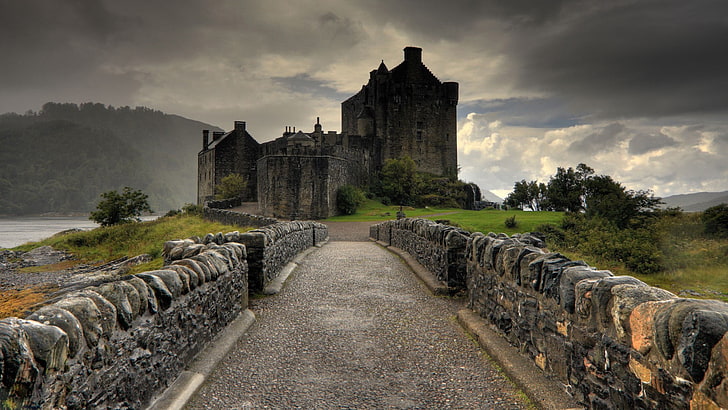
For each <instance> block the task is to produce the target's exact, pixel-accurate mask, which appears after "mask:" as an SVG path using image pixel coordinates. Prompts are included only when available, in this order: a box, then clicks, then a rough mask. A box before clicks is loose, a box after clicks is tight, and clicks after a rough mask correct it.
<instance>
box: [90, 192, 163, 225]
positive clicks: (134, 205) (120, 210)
mask: <svg viewBox="0 0 728 410" xmlns="http://www.w3.org/2000/svg"><path fill="white" fill-rule="evenodd" d="M101 198H102V200H101V201H99V203H98V204H97V205H96V211H94V212H91V215H90V216H89V219H91V220H92V221H94V222H96V223H98V224H101V226H110V225H116V224H120V223H126V222H133V221H140V219H139V217H140V216H141V215H142V212H149V213H151V212H152V209H151V208H150V207H149V202H148V201H147V198H149V197H148V196H147V194H145V193H143V192H142V191H138V190H132V189H131V188H129V187H125V188H124V190H123V191H122V193H121V194H120V193H118V192H116V191H108V192H104V193H103V194H101Z"/></svg>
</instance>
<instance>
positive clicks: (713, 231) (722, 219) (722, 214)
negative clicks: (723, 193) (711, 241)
mask: <svg viewBox="0 0 728 410" xmlns="http://www.w3.org/2000/svg"><path fill="white" fill-rule="evenodd" d="M702 220H703V223H704V224H705V233H707V234H709V235H715V236H718V237H721V238H728V205H726V204H720V205H716V206H712V207H710V208H708V209H706V210H705V211H704V212H703V216H702Z"/></svg>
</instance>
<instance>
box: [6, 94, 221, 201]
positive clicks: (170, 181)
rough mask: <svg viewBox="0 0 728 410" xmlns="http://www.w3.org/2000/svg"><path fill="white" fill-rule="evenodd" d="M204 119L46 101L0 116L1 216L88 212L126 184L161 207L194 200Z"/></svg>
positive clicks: (139, 110) (140, 110)
mask: <svg viewBox="0 0 728 410" xmlns="http://www.w3.org/2000/svg"><path fill="white" fill-rule="evenodd" d="M202 129H210V130H214V131H218V130H220V129H219V128H217V127H213V126H210V125H208V124H205V123H202V122H199V121H193V120H189V119H186V118H183V117H180V116H177V115H169V114H165V113H163V112H161V111H155V110H151V109H149V108H145V107H137V108H133V109H132V108H129V107H121V108H114V107H111V106H105V105H103V104H98V103H84V104H81V105H76V104H68V103H47V104H44V105H43V108H42V109H41V111H40V112H38V113H32V112H31V113H28V114H25V115H18V114H13V113H10V114H4V115H0V146H2V147H3V148H2V150H0V214H40V213H45V212H88V211H91V210H93V209H94V208H95V205H96V202H98V199H99V194H101V193H102V192H106V191H109V190H113V189H121V188H123V187H124V186H130V187H132V188H134V189H140V190H142V191H143V192H144V193H146V194H147V195H149V201H150V204H151V205H152V208H153V209H154V210H156V211H159V212H165V211H167V210H169V209H176V208H179V207H180V206H182V205H183V204H184V203H187V202H195V199H196V190H197V155H196V154H197V152H199V150H200V149H201V148H202V141H201V130H202Z"/></svg>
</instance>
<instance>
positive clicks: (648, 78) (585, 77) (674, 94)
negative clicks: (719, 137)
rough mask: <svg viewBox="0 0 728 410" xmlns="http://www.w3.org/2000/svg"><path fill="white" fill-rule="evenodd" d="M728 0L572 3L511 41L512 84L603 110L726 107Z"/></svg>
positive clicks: (628, 112)
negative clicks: (577, 5) (571, 7)
mask: <svg viewBox="0 0 728 410" xmlns="http://www.w3.org/2000/svg"><path fill="white" fill-rule="evenodd" d="M726 15H728V2H723V1H715V0H698V1H682V0H679V1H677V0H669V1H662V0H661V1H642V0H640V1H621V2H605V3H603V5H600V6H599V7H596V6H593V7H591V8H584V9H576V10H573V11H572V12H571V14H570V15H569V16H567V17H564V18H563V19H562V20H561V21H558V22H557V23H556V24H553V25H548V26H541V27H538V28H536V29H524V30H523V31H521V32H520V33H519V34H518V35H517V36H515V37H513V39H512V40H513V41H512V42H511V43H510V47H512V51H513V53H512V54H511V58H512V59H513V66H514V67H515V69H516V70H517V71H516V72H517V73H518V77H517V83H518V84H519V85H520V86H522V87H524V88H526V89H532V90H540V91H543V92H547V93H553V94H558V95H560V96H561V97H562V98H565V99H568V100H571V101H572V102H573V103H574V107H580V108H581V109H582V110H584V111H588V112H593V113H595V114H598V115H603V116H627V117H639V116H668V115H680V114H686V113H699V112H714V111H722V110H725V109H727V108H728V74H727V73H728V41H726V39H728V19H726V18H725V16H726Z"/></svg>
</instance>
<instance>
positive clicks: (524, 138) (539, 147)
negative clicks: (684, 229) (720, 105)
mask: <svg viewBox="0 0 728 410" xmlns="http://www.w3.org/2000/svg"><path fill="white" fill-rule="evenodd" d="M494 124H497V128H496V129H497V132H492V129H491V127H492V126H493V125H494ZM615 129H616V128H615V127H614V124H613V123H595V124H583V125H576V126H572V127H566V128H555V129H544V128H528V127H513V126H509V125H508V124H506V123H504V122H502V121H493V120H492V119H489V118H487V117H486V116H483V115H479V114H476V113H470V114H468V115H467V116H466V118H465V119H464V120H462V121H461V124H460V130H459V135H458V141H459V143H460V147H459V150H460V152H459V158H460V164H461V169H462V171H461V178H463V179H465V180H468V181H473V182H476V183H478V184H479V185H480V186H481V188H484V189H488V190H490V191H493V192H498V193H504V192H505V193H508V192H510V191H511V190H512V188H513V184H514V183H515V182H516V181H520V180H521V179H525V180H538V181H540V182H547V181H548V179H549V177H550V176H552V175H553V174H554V173H555V172H556V168H557V167H563V168H568V167H576V166H577V165H578V164H579V163H585V164H587V165H589V166H591V167H592V168H594V169H595V171H596V172H597V173H598V174H606V175H611V176H612V177H613V178H615V179H616V180H617V181H620V182H621V183H622V184H623V185H625V186H626V187H627V188H628V189H634V190H646V189H651V190H653V191H654V192H655V194H656V195H657V196H668V195H673V194H678V193H684V192H697V191H721V190H725V189H726V181H728V167H726V166H725V159H726V158H728V144H725V143H722V141H723V139H721V138H720V136H722V135H723V134H721V133H720V132H719V131H717V130H706V129H703V128H700V127H697V128H696V127H694V126H691V125H677V126H675V125H671V126H659V125H655V124H646V123H644V122H641V121H636V120H632V121H625V122H623V123H621V127H620V128H619V139H618V141H617V142H616V143H611V144H608V145H607V144H603V141H600V140H597V139H596V138H594V136H601V137H605V138H612V137H613V134H610V133H609V130H612V131H614V130H615ZM650 133H651V134H653V135H658V134H661V135H663V136H665V138H668V136H669V138H671V141H674V143H671V144H667V145H664V146H660V147H659V148H657V149H653V150H646V151H644V152H643V153H641V154H631V153H630V141H631V140H632V139H634V138H640V137H644V135H648V134H650ZM573 144H584V148H586V147H587V145H588V144H596V145H597V146H598V147H599V150H598V151H596V153H593V154H592V155H575V154H574V153H573V152H570V151H569V149H570V147H571V146H572V145H573Z"/></svg>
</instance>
